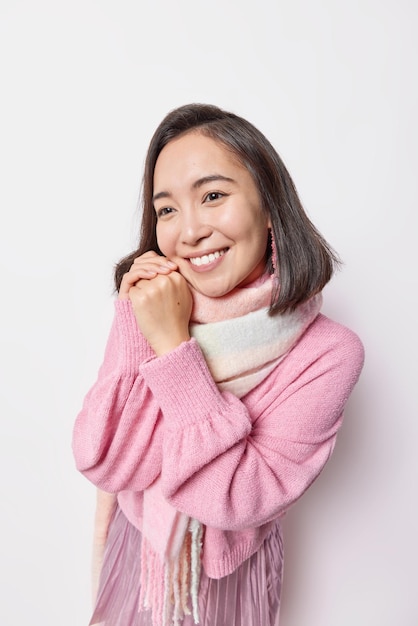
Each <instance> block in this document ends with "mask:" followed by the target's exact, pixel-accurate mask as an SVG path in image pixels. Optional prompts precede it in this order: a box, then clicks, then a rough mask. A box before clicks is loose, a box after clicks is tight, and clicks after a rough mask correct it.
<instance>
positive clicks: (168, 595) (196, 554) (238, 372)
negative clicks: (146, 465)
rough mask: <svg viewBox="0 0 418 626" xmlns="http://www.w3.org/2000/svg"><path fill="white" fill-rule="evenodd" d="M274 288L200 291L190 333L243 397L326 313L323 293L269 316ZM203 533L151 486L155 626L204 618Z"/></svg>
mask: <svg viewBox="0 0 418 626" xmlns="http://www.w3.org/2000/svg"><path fill="white" fill-rule="evenodd" d="M271 290H272V280H271V279H270V277H266V276H264V277H262V278H261V279H259V280H257V281H256V282H255V283H253V284H252V285H250V286H248V287H244V288H241V289H235V290H234V291H233V292H231V293H229V294H227V295H226V296H223V297H222V298H216V299H215V298H208V297H205V296H202V295H201V294H198V293H197V292H193V299H194V306H193V314H192V323H191V326H190V334H191V335H192V337H194V338H195V339H196V340H197V341H198V343H199V345H200V347H201V349H202V352H203V354H204V356H205V359H206V362H207V364H208V367H209V369H210V372H211V374H212V376H213V379H214V380H215V382H216V383H217V385H218V388H219V389H220V391H222V392H224V391H228V392H231V393H233V394H235V395H236V396H237V397H238V398H242V397H243V396H245V395H246V394H247V393H248V392H249V391H251V389H254V388H255V387H256V386H257V385H259V384H260V383H261V382H262V381H263V380H264V379H265V378H266V377H267V376H268V375H269V374H270V373H271V372H272V370H273V369H274V368H275V367H276V366H277V364H278V363H279V362H280V361H281V360H282V359H283V358H284V357H285V356H286V354H287V353H288V352H289V350H291V348H292V347H293V346H294V345H295V344H296V343H297V341H298V340H299V339H300V337H301V335H302V334H303V333H304V332H305V330H306V329H307V327H308V326H309V325H310V324H311V323H312V322H313V320H314V319H315V318H316V316H317V315H318V313H319V310H320V307H321V303H322V296H321V294H318V295H317V296H315V297H313V298H311V299H310V300H308V301H307V302H305V303H303V304H302V305H300V306H298V307H297V308H296V310H294V311H292V312H289V313H285V314H277V315H269V313H268V309H269V304H270V298H271ZM202 537H203V526H202V524H201V523H200V522H199V521H197V520H195V519H193V518H190V517H189V516H187V515H185V514H183V513H181V512H179V511H176V509H174V508H173V507H172V506H171V505H170V504H169V503H168V502H167V500H166V499H165V498H164V496H163V495H162V491H161V485H160V479H159V478H158V479H157V480H156V481H155V482H154V483H153V484H152V485H151V486H150V487H149V488H148V489H146V490H145V492H144V509H143V527H142V554H141V597H140V609H143V608H151V609H152V621H153V625H154V626H168V624H170V623H172V624H178V623H179V622H180V620H181V619H182V618H183V616H184V615H190V614H191V613H192V614H193V618H194V621H195V623H196V624H198V623H199V614H198V587H199V576H200V567H201V566H200V551H201V547H202ZM189 598H190V600H191V610H190V608H189V605H188V603H189Z"/></svg>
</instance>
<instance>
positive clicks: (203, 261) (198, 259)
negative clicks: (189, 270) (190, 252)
mask: <svg viewBox="0 0 418 626" xmlns="http://www.w3.org/2000/svg"><path fill="white" fill-rule="evenodd" d="M227 251H228V248H224V249H223V250H216V251H215V252H210V253H209V254H204V255H202V256H195V257H190V258H189V260H190V263H191V264H192V265H196V266H201V265H209V263H213V262H214V261H216V259H219V257H221V256H223V255H224V254H225V252H227Z"/></svg>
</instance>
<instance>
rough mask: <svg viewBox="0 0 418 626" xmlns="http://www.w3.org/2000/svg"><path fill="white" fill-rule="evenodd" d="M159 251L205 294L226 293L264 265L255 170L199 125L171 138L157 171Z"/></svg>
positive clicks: (264, 223)
mask: <svg viewBox="0 0 418 626" xmlns="http://www.w3.org/2000/svg"><path fill="white" fill-rule="evenodd" d="M154 207H155V211H156V214H157V241H158V246H159V248H160V250H161V252H162V253H163V254H164V255H165V256H166V257H168V258H169V259H172V260H173V261H175V262H176V263H177V264H178V268H179V271H180V273H181V274H182V275H183V276H184V278H185V279H186V280H187V281H188V283H190V285H192V286H193V287H194V288H195V289H196V290H197V291H199V292H200V293H202V294H204V295H207V296H211V297H215V298H216V297H219V296H222V295H224V294H226V293H228V292H229V291H231V290H232V289H234V288H235V287H237V286H243V285H246V284H248V283H250V282H252V281H253V280H255V279H256V278H258V277H259V276H261V274H262V273H263V271H264V268H265V256H266V247H267V241H268V227H269V225H270V223H269V219H268V217H267V216H266V215H265V213H264V212H263V211H262V208H261V206H260V199H259V195H258V191H257V188H256V186H255V184H254V181H253V179H252V177H251V175H250V174H249V172H248V171H247V170H246V169H245V167H243V166H242V165H241V164H240V163H239V162H238V161H237V159H236V158H234V156H233V154H232V153H230V152H229V151H228V150H227V149H226V148H225V147H224V146H223V145H222V144H220V143H218V142H216V141H214V140H213V139H211V138H209V137H206V136H204V135H202V134H199V133H197V132H191V133H188V134H187V135H183V136H182V137H180V138H178V139H174V140H173V141H171V142H169V143H168V144H167V145H166V146H165V147H164V148H163V150H162V151H161V152H160V154H159V156H158V159H157V162H156V165H155V171H154Z"/></svg>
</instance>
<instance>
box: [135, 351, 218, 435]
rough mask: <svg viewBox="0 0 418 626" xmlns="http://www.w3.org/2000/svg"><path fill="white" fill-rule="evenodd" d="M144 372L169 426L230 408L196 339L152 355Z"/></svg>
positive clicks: (187, 422)
mask: <svg viewBox="0 0 418 626" xmlns="http://www.w3.org/2000/svg"><path fill="white" fill-rule="evenodd" d="M140 372H141V374H142V376H143V378H144V381H145V383H146V384H147V385H148V387H149V388H150V389H151V391H152V393H153V395H154V397H155V398H156V399H157V401H158V404H159V405H160V407H161V410H162V413H163V415H164V417H165V418H166V419H165V422H166V426H167V428H173V429H176V428H178V424H179V423H180V424H184V425H188V424H193V423H194V422H196V421H201V420H202V419H205V418H208V417H210V416H212V415H213V414H214V413H222V411H223V410H225V408H226V402H225V400H224V398H223V397H222V395H221V394H220V392H219V391H218V388H217V386H216V383H215V382H214V381H213V378H212V376H211V374H210V372H209V369H208V366H207V364H206V361H205V358H204V356H203V354H202V351H201V349H200V347H199V344H198V343H197V341H196V340H195V339H190V340H189V341H185V342H183V343H181V344H180V345H179V346H178V347H177V348H175V349H174V350H172V351H171V352H168V353H166V354H164V355H162V356H160V357H158V358H151V359H148V360H147V361H145V362H144V363H142V365H141V366H140ZM167 418H168V419H167Z"/></svg>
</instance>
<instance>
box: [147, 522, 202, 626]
mask: <svg viewBox="0 0 418 626" xmlns="http://www.w3.org/2000/svg"><path fill="white" fill-rule="evenodd" d="M202 539H203V525H202V524H201V523H200V522H199V521H198V520H196V519H190V522H189V526H188V529H187V532H186V535H185V537H184V540H183V544H182V546H181V550H180V552H179V554H178V556H177V557H176V558H175V559H172V560H168V559H165V561H164V562H163V561H162V559H161V558H160V556H159V555H158V554H156V553H155V552H154V550H153V548H152V546H151V544H150V543H149V542H148V541H147V540H146V539H145V537H144V536H143V537H142V546H141V591H140V596H139V607H138V610H139V611H142V610H151V618H152V624H153V626H170V624H172V625H173V626H178V625H179V624H180V622H181V620H182V619H183V617H184V616H185V615H193V620H194V623H195V624H199V602H198V594H199V582H200V573H201V558H200V554H201V550H202ZM189 599H190V602H191V609H190V608H189Z"/></svg>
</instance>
